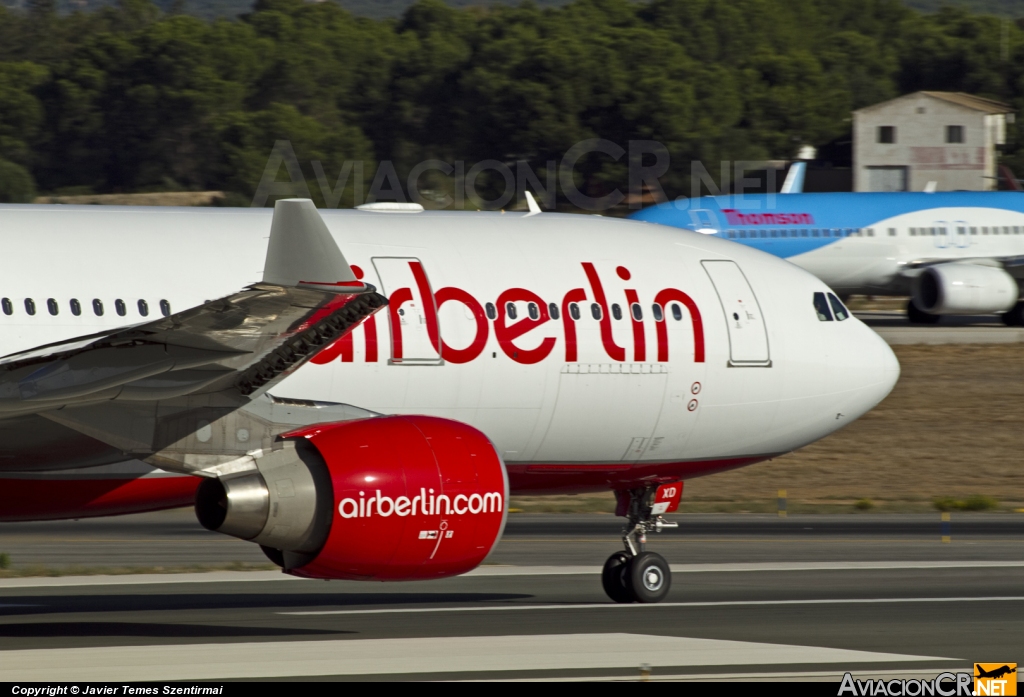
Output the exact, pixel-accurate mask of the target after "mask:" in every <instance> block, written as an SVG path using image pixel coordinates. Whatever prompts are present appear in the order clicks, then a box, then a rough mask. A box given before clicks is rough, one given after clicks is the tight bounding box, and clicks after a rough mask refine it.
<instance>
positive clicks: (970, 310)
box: [913, 263, 1020, 315]
mask: <svg viewBox="0 0 1024 697" xmlns="http://www.w3.org/2000/svg"><path fill="white" fill-rule="evenodd" d="M1019 294H1020V291H1019V289H1018V287H1017V281H1016V280H1015V279H1014V278H1013V276H1011V275H1010V274H1008V273H1006V272H1005V271H1004V270H1003V269H1001V268H999V267H995V266H983V265H981V264H964V263H953V264H938V265H936V266H930V267H928V268H926V269H925V270H924V271H922V272H921V274H920V275H919V276H918V277H917V278H916V279H915V281H914V288H913V299H914V304H915V305H916V306H917V308H918V309H919V310H922V311H924V312H927V313H929V314H933V315H974V314H990V313H995V312H1005V311H1007V310H1009V309H1010V308H1011V307H1013V306H1014V305H1015V304H1016V303H1017V298H1018V296H1019Z"/></svg>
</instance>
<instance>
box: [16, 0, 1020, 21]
mask: <svg viewBox="0 0 1024 697" xmlns="http://www.w3.org/2000/svg"><path fill="white" fill-rule="evenodd" d="M320 1H327V2H336V3H337V4H339V5H340V6H341V7H342V8H344V9H346V10H348V11H349V12H351V13H353V14H355V15H359V16H361V17H370V18H373V19H384V18H386V17H399V16H401V15H402V14H403V13H404V12H405V11H406V10H408V9H409V7H410V6H411V5H412V4H413V3H414V2H416V0H320ZM520 1H521V0H445V2H446V3H447V4H448V5H449V6H451V7H458V8H465V7H481V8H486V7H493V6H494V5H518V4H519V3H520ZM571 1H572V0H534V2H536V3H537V5H538V6H540V7H561V6H562V5H568V4H569V3H570V2H571ZM633 1H634V2H643V1H644V0H633ZM154 2H155V3H156V5H157V6H158V7H159V8H160V9H161V10H163V11H165V12H170V11H172V10H174V11H178V12H180V13H182V14H189V15H192V16H195V17H200V18H202V19H216V18H217V17H238V16H240V15H243V14H245V13H247V12H249V10H250V9H251V8H252V0H154ZM903 2H904V3H905V4H906V5H907V6H908V7H911V8H913V9H915V10H920V11H922V12H936V11H938V10H939V9H941V8H942V7H946V6H949V7H959V8H961V9H964V10H967V11H968V12H971V13H974V14H986V15H994V16H996V17H1009V18H1011V19H1017V18H1019V17H1024V0H903ZM29 3H30V0H0V5H6V6H7V7H12V8H24V7H27V6H28V4H29ZM55 3H56V7H57V10H58V11H59V12H65V13H66V12H74V11H79V12H82V11H90V10H96V9H99V8H101V7H105V6H107V5H112V4H114V0H55Z"/></svg>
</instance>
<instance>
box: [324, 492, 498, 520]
mask: <svg viewBox="0 0 1024 697" xmlns="http://www.w3.org/2000/svg"><path fill="white" fill-rule="evenodd" d="M502 498H503V497H502V495H501V492H498V491H491V492H487V493H484V494H469V495H468V496H467V495H466V494H456V495H455V497H454V498H449V496H448V495H447V494H438V495H436V496H435V495H434V490H433V489H430V491H429V493H428V491H427V490H426V489H424V488H421V489H420V495H419V496H413V497H412V498H411V499H410V498H409V497H408V496H399V497H398V498H395V499H392V498H391V497H389V496H381V493H380V489H378V490H377V494H376V495H375V496H374V495H372V494H371V495H370V498H366V495H365V493H364V492H362V491H360V492H359V500H358V501H356V500H355V499H351V498H349V499H342V500H341V502H340V503H339V504H338V513H340V514H341V517H342V518H369V517H371V516H373V515H374V509H375V508H376V515H378V516H380V517H381V518H387V517H389V516H391V515H392V514H394V515H396V516H398V517H400V518H404V517H405V516H408V515H413V516H414V515H417V510H416V509H417V508H421V510H420V514H421V515H451V514H452V513H454V514H455V515H466V514H467V513H469V514H471V515H477V514H479V513H501V512H502V511H504V510H505V507H504V506H503V505H502ZM420 502H422V506H421V505H420Z"/></svg>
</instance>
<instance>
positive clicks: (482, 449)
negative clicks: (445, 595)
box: [196, 416, 508, 581]
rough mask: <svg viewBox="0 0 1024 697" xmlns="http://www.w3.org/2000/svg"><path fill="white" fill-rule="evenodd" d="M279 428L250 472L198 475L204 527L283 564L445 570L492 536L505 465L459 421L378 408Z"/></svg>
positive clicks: (297, 570)
mask: <svg viewBox="0 0 1024 697" xmlns="http://www.w3.org/2000/svg"><path fill="white" fill-rule="evenodd" d="M284 438H286V439H288V444H289V446H290V447H289V448H286V449H285V450H284V451H282V452H281V454H280V455H278V457H277V458H276V461H275V458H273V457H265V458H261V460H260V461H259V465H260V470H259V472H254V471H250V472H247V473H240V474H238V475H232V476H229V477H225V478H222V479H216V480H207V482H204V484H203V485H202V486H201V487H200V490H199V492H198V493H197V496H196V512H197V515H198V517H199V519H200V522H202V523H203V525H205V526H206V527H208V528H210V529H214V530H220V531H221V532H226V533H228V534H232V535H235V536H237V537H242V538H244V539H251V540H253V541H254V542H258V543H260V544H261V545H262V546H263V548H264V551H266V552H267V553H268V556H270V557H271V558H272V559H275V561H278V563H280V564H281V565H282V566H283V567H284V568H285V570H286V571H288V572H289V573H291V574H294V575H296V576H304V577H308V578H331V579H353V580H377V581H406V580H423V579H429V578H439V577H443V576H454V575H457V574H462V573H465V572H467V571H470V570H472V569H474V568H475V567H477V566H479V564H480V563H481V562H482V561H483V560H484V558H485V557H486V556H487V555H488V554H489V553H490V551H491V549H492V548H493V547H494V544H495V543H496V542H497V540H498V538H499V537H500V536H501V532H502V529H503V528H504V525H505V511H506V505H507V501H508V479H507V476H506V474H505V468H504V465H503V464H502V462H501V458H500V457H499V456H498V454H497V452H495V450H494V446H493V445H491V442H490V441H489V440H488V439H487V437H486V436H484V435H483V434H482V433H480V432H479V431H477V430H476V429H474V428H472V427H470V426H467V425H465V424H462V423H459V422H456V421H449V420H447V419H438V418H434V417H427V416H388V417H378V418H373V419H364V420H360V421H348V422H341V423H334V424H317V425H315V426H311V427H308V428H304V429H301V430H298V431H293V432H291V433H288V434H286V435H285V436H284ZM310 446H311V447H310ZM307 473H308V474H307ZM328 489H329V492H328V491H327V490H328ZM328 493H329V496H328V495H327V494H328ZM328 506H329V509H328Z"/></svg>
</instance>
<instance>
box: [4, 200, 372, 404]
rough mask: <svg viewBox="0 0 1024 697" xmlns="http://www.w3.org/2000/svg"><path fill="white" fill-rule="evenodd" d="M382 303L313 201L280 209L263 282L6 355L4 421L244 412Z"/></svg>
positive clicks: (296, 202)
mask: <svg viewBox="0 0 1024 697" xmlns="http://www.w3.org/2000/svg"><path fill="white" fill-rule="evenodd" d="M386 303H387V301H386V300H385V299H384V298H383V297H382V296H381V295H379V294H377V293H376V292H375V289H374V288H373V287H372V286H369V285H366V284H363V283H361V282H360V281H357V280H356V278H355V276H354V275H353V274H352V271H351V268H350V267H349V265H348V263H347V262H346V260H345V258H344V256H343V255H342V253H341V250H339V249H338V247H337V245H336V244H335V242H334V240H333V238H332V237H331V236H330V233H329V231H328V230H327V227H326V225H325V224H324V222H323V220H322V219H321V218H320V215H319V213H317V211H316V208H315V207H314V206H313V203H312V202H311V201H308V200H285V201H279V202H278V203H277V206H276V207H275V211H274V219H273V223H272V225H271V233H270V241H269V245H268V251H267V259H266V264H265V266H264V273H263V280H262V282H260V283H255V284H253V285H251V286H249V287H247V288H244V289H242V290H240V291H238V292H237V293H234V294H232V295H229V296H227V297H224V298H220V299H218V300H212V301H209V302H207V303H204V304H203V305H200V306H198V307H193V308H191V309H188V310H185V311H183V312H179V313H176V314H173V315H170V316H168V317H161V318H160V319H157V320H154V321H152V322H146V323H142V324H136V325H134V326H130V327H126V328H121V329H117V330H113V331H110V332H106V333H100V334H93V335H91V336H85V337H79V338H76V339H71V340H69V341H65V342H60V343H56V344H50V345H47V346H42V347H38V348H35V349H32V350H29V351H25V352H21V353H16V354H12V355H9V356H5V357H3V358H0V418H4V417H8V416H14V415H19V414H26V413H38V412H44V411H52V410H55V409H60V408H63V407H68V406H85V405H89V404H100V403H109V402H117V401H120V402H136V403H138V402H145V401H150V402H153V401H161V400H167V399H174V398H178V397H183V396H190V395H197V394H206V395H211V396H212V395H216V396H217V401H218V402H219V403H224V404H228V403H231V404H236V405H240V404H244V403H246V402H247V401H249V400H250V399H252V398H253V397H255V396H258V395H259V394H262V393H263V392H265V391H266V390H268V389H270V388H271V387H272V386H273V385H274V384H276V383H277V382H279V381H280V380H282V379H283V378H284V377H285V376H287V375H288V374H289V373H291V372H293V371H295V370H296V369H297V368H298V367H299V366H301V365H302V364H303V363H305V362H306V361H307V360H308V359H309V358H311V357H312V356H314V355H315V354H316V353H317V351H319V350H320V349H321V348H323V347H325V346H327V345H329V344H330V343H332V342H333V341H335V340H336V339H338V338H339V337H341V336H344V335H345V334H346V333H348V332H350V331H351V330H352V329H353V328H355V327H356V326H357V325H358V324H359V323H360V322H361V321H362V320H363V319H365V318H366V317H368V316H370V315H371V314H373V313H374V312H376V311H377V310H378V309H380V308H381V307H383V306H384V305H385V304H386Z"/></svg>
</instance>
